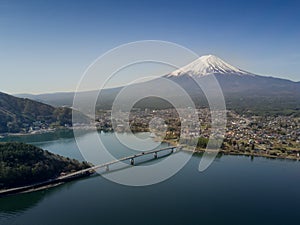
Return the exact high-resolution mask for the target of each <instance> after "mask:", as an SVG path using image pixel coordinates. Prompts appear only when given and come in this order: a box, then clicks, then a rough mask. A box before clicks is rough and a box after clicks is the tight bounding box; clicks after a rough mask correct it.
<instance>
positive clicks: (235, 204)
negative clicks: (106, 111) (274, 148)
mask: <svg viewBox="0 0 300 225" xmlns="http://www.w3.org/2000/svg"><path fill="white" fill-rule="evenodd" d="M90 135H91V134H86V135H83V136H82V139H81V140H79V141H87V142H88V143H90V144H91V145H93V143H91V142H90V140H91V139H90ZM101 138H103V140H105V141H106V144H110V145H111V146H114V147H116V148H117V149H119V150H121V151H123V150H124V151H126V150H125V149H123V150H122V149H120V146H119V144H118V143H115V142H113V140H114V138H113V134H103V135H102V134H101ZM72 140H73V141H72ZM35 143H36V144H37V145H39V146H43V147H45V148H46V149H48V150H50V151H53V152H55V153H58V152H59V153H62V154H63V155H65V156H69V157H75V158H77V159H79V158H80V157H82V156H81V155H80V152H79V150H78V148H76V144H75V141H74V139H72V138H67V140H66V139H58V140H55V141H49V140H47V141H46V142H41V141H37V142H35ZM113 149H115V148H113ZM127 153H128V152H127ZM114 154H118V153H114ZM119 154H120V155H122V154H124V152H122V153H119ZM183 154H188V153H183ZM201 156H202V154H201V153H197V154H194V156H193V157H192V158H191V160H190V161H189V163H188V164H187V165H186V166H185V167H184V168H183V169H182V170H180V171H179V172H178V173H177V174H176V175H175V176H173V177H171V178H170V179H168V180H167V181H164V182H162V183H159V184H157V185H153V186H148V187H127V186H122V185H118V184H115V183H113V182H110V181H108V180H106V179H104V178H103V177H102V176H92V177H90V178H86V179H81V180H78V181H74V182H71V183H67V184H65V185H62V186H58V187H55V188H53V189H49V190H45V191H39V192H34V193H28V194H22V195H16V196H10V197H6V198H2V199H0V225H11V224H14V225H41V224H42V225H53V224H55V225H68V224H72V225H81V224H89V225H98V224H111V225H114V224H115V225H119V224H128V225H129V224H130V225H134V224H137V225H140V224H163V225H165V224H172V225H176V224H178V225H182V224H212V225H216V224H243V225H248V224H249V225H250V224H251V225H252V224H264V225H265V224H270V225H271V224H272V225H274V224H275V225H276V224H278V225H279V224H298V215H299V212H298V211H299V209H300V195H299V190H300V176H299V171H300V164H299V162H296V161H290V160H271V159H266V158H252V159H251V157H247V156H228V155H222V154H219V155H218V158H217V159H216V160H215V161H214V162H213V164H212V165H211V166H210V167H209V169H208V170H206V171H205V172H201V173H199V171H198V166H199V162H200V157H201ZM161 160H163V159H161ZM137 163H139V162H138V161H137ZM147 163H153V162H151V161H150V162H147ZM143 165H144V164H140V165H139V166H143ZM112 169H113V168H112Z"/></svg>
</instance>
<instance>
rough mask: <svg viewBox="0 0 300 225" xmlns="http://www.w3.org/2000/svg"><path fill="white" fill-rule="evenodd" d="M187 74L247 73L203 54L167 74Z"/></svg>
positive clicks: (214, 57) (215, 57)
mask: <svg viewBox="0 0 300 225" xmlns="http://www.w3.org/2000/svg"><path fill="white" fill-rule="evenodd" d="M184 74H188V75H191V76H206V75H209V74H239V75H243V74H249V73H248V72H245V71H243V70H240V69H238V68H236V67H234V66H232V65H230V64H228V63H226V62H224V61H223V60H222V59H220V58H218V57H217V56H214V55H204V56H201V57H200V58H198V59H196V60H195V61H193V62H191V63H190V64H188V65H186V66H184V67H182V68H180V69H178V70H175V71H174V72H172V73H170V74H169V76H180V75H184Z"/></svg>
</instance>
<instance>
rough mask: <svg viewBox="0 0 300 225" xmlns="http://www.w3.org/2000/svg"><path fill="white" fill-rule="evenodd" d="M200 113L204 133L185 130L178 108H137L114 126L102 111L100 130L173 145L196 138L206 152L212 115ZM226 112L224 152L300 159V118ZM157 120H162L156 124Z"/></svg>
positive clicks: (193, 128) (191, 128)
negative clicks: (140, 135)
mask: <svg viewBox="0 0 300 225" xmlns="http://www.w3.org/2000/svg"><path fill="white" fill-rule="evenodd" d="M197 113H198V117H199V122H200V131H199V129H197V126H196V125H193V124H190V125H189V126H188V127H186V128H185V129H184V130H182V131H181V120H180V118H179V115H178V113H177V111H176V110H175V109H164V110H151V109H144V110H142V109H134V110H132V111H131V112H130V116H129V118H126V116H127V114H126V113H122V112H119V114H118V118H117V119H115V120H116V121H114V123H113V124H112V121H111V111H110V110H108V111H103V110H101V111H98V113H97V115H98V116H97V118H96V127H97V129H98V130H101V131H104V132H109V131H114V132H129V131H130V130H131V131H132V132H151V133H154V134H155V136H156V137H159V136H162V137H161V138H160V139H163V140H164V141H166V142H173V143H174V142H175V143H176V141H177V142H178V140H179V136H180V134H181V135H183V136H184V137H183V138H187V139H189V140H195V139H196V141H198V145H197V150H198V151H203V150H204V149H205V148H206V145H207V141H208V139H209V137H210V135H211V129H212V128H211V115H210V111H209V109H207V108H202V109H197ZM226 113H227V125H226V131H225V136H224V138H223V143H222V145H221V149H222V152H224V153H228V154H244V155H254V156H267V157H272V158H291V159H298V158H300V118H298V117H294V116H245V115H239V114H237V113H235V112H234V111H232V110H227V112H226ZM127 117H128V116H127ZM153 118H160V119H156V120H154V122H153ZM155 121H156V122H155ZM162 121H164V123H163V124H162ZM124 122H125V123H129V124H130V127H126V126H125V125H124ZM149 123H150V124H151V127H150V126H149Z"/></svg>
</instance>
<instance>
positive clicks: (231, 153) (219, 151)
mask: <svg viewBox="0 0 300 225" xmlns="http://www.w3.org/2000/svg"><path fill="white" fill-rule="evenodd" d="M163 143H168V144H169V145H171V146H176V145H177V144H178V143H177V141H175V140H163ZM188 147H189V146H185V147H183V148H182V150H183V151H186V152H193V153H204V152H209V150H206V149H200V148H196V149H195V150H192V149H189V148H188ZM211 152H215V151H211ZM217 152H218V154H219V153H221V154H224V155H233V156H250V157H251V156H252V157H263V158H268V159H287V160H293V161H299V160H300V157H298V156H293V155H287V156H280V155H279V156H276V155H270V154H262V153H255V152H242V151H239V152H233V151H231V150H222V149H221V150H218V151H217Z"/></svg>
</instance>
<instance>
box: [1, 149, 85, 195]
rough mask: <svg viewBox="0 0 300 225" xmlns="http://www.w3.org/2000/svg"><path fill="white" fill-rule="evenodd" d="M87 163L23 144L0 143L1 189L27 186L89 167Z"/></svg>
mask: <svg viewBox="0 0 300 225" xmlns="http://www.w3.org/2000/svg"><path fill="white" fill-rule="evenodd" d="M88 167H89V164H88V163H85V162H82V163H80V162H78V161H77V160H74V159H69V158H65V157H62V156H59V155H55V154H53V153H50V152H48V151H44V150H43V149H40V148H37V147H35V146H33V145H28V144H24V143H0V168H1V169H0V189H5V188H11V187H18V186H23V185H29V184H33V183H36V182H41V181H46V180H48V179H51V178H55V177H57V176H59V175H60V174H61V173H62V172H71V171H77V170H81V169H85V168H88Z"/></svg>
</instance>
